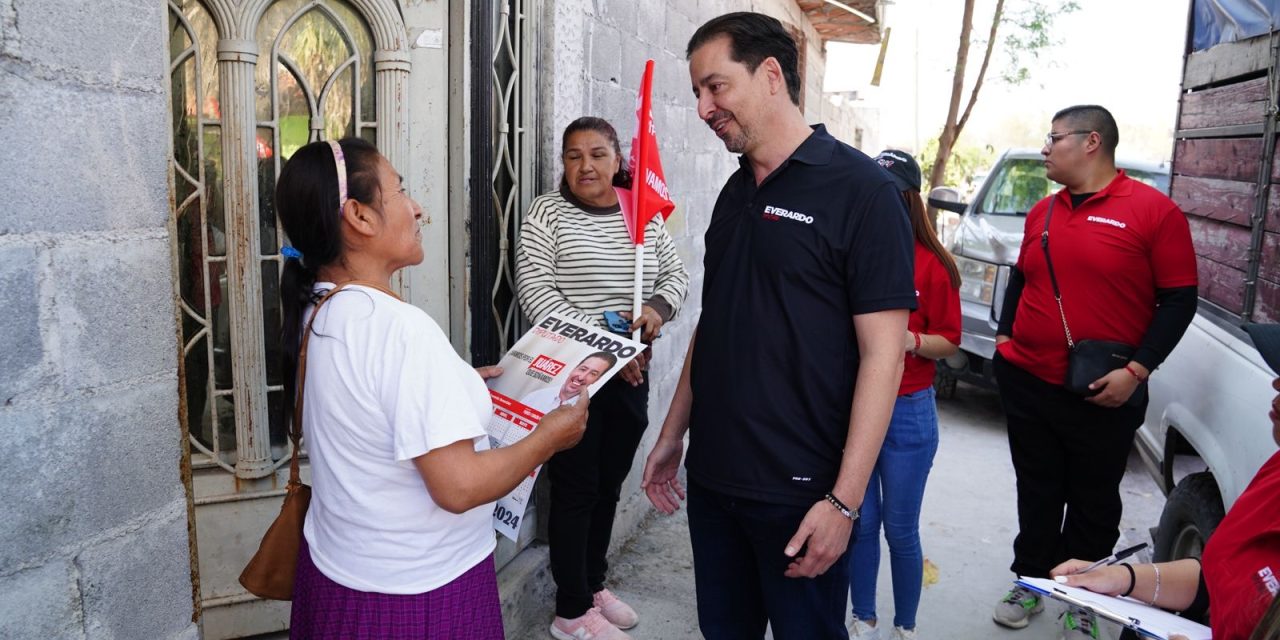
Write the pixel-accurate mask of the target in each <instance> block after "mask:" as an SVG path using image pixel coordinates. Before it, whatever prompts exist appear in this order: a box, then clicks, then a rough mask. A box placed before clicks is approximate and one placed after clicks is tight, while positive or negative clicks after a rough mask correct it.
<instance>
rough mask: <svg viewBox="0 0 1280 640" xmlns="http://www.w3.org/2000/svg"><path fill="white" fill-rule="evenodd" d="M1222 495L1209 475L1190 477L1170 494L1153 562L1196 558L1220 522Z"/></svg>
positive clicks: (1162, 515)
mask: <svg viewBox="0 0 1280 640" xmlns="http://www.w3.org/2000/svg"><path fill="white" fill-rule="evenodd" d="M1223 515H1224V510H1223V508H1222V493H1221V492H1220V491H1218V483H1217V481H1215V480H1214V479H1213V474H1212V473H1210V472H1208V471H1202V472H1200V473H1193V474H1191V475H1189V476H1187V477H1185V478H1183V479H1182V481H1181V482H1179V483H1178V486H1176V487H1174V488H1173V491H1170V492H1169V499H1168V500H1167V501H1165V504H1164V512H1162V513H1161V514H1160V527H1159V529H1157V531H1156V536H1155V541H1154V542H1155V549H1153V550H1152V557H1153V559H1154V560H1155V561H1156V562H1167V561H1170V560H1178V559H1181V558H1199V557H1200V555H1201V554H1202V553H1203V552H1204V545H1205V542H1207V541H1208V540H1209V536H1211V535H1213V531H1214V529H1217V528H1218V523H1219V522H1222V516H1223Z"/></svg>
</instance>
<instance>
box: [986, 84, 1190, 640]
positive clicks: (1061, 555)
mask: <svg viewBox="0 0 1280 640" xmlns="http://www.w3.org/2000/svg"><path fill="white" fill-rule="evenodd" d="M1119 139H1120V134H1119V131H1118V130H1117V127H1116V122H1115V119H1114V118H1112V116H1111V114H1110V113H1109V112H1108V111H1107V110H1106V109H1104V108H1102V107H1099V106H1094V105H1083V106H1075V107H1069V108H1067V109H1063V110H1062V111H1059V112H1058V113H1057V114H1056V115H1054V117H1053V122H1052V125H1051V127H1050V132H1049V134H1048V135H1047V136H1046V137H1045V144H1044V148H1043V149H1042V150H1041V153H1042V154H1044V158H1045V163H1044V164H1045V169H1046V173H1047V175H1048V177H1049V178H1050V179H1051V180H1053V181H1054V182H1058V183H1060V184H1062V185H1063V186H1064V187H1065V188H1064V189H1062V190H1061V191H1058V192H1057V193H1054V194H1052V195H1050V196H1049V197H1047V198H1045V199H1044V200H1041V201H1040V202H1038V203H1036V206H1034V207H1032V209H1031V211H1030V212H1029V213H1028V214H1027V223H1026V230H1025V233H1024V236H1023V242H1022V250H1021V253H1020V254H1019V257H1018V262H1017V264H1016V265H1014V268H1013V272H1012V275H1011V277H1010V280H1009V286H1008V289H1007V292H1006V295H1005V303H1004V312H1003V314H1002V317H1001V319H1000V328H999V331H998V334H997V336H996V356H995V359H994V367H995V374H996V379H997V381H998V382H999V383H1000V395H1001V400H1002V401H1003V403H1004V408H1005V413H1006V416H1007V419H1008V426H1009V452H1010V454H1011V455H1012V458H1013V468H1014V472H1015V474H1016V476H1017V483H1018V487H1017V488H1018V536H1017V538H1016V539H1015V540H1014V543H1013V554H1014V560H1013V564H1012V566H1011V567H1010V569H1012V570H1013V571H1014V572H1015V573H1017V574H1018V575H1022V576H1032V577H1048V576H1049V570H1050V569H1052V568H1053V567H1054V566H1056V565H1057V564H1059V563H1061V562H1063V561H1065V560H1067V559H1068V558H1102V557H1106V556H1108V555H1110V554H1111V552H1112V550H1113V547H1114V545H1115V543H1116V540H1117V539H1118V538H1119V536H1120V530H1119V525H1120V512H1121V502H1120V479H1121V478H1122V477H1123V476H1124V469H1125V462H1126V459H1127V458H1128V454H1129V449H1130V448H1131V447H1132V445H1133V435H1134V432H1135V431H1137V428H1138V427H1139V426H1140V425H1141V424H1142V420H1143V414H1144V413H1145V412H1146V405H1147V403H1146V396H1145V391H1146V390H1145V389H1140V388H1139V387H1140V385H1141V384H1142V383H1144V382H1145V381H1146V379H1147V376H1148V375H1150V374H1151V372H1152V371H1153V370H1154V369H1155V368H1156V367H1157V366H1159V365H1160V363H1161V362H1164V359H1165V357H1167V356H1168V355H1169V352H1170V351H1172V350H1173V347H1174V345H1176V344H1177V343H1178V340H1179V339H1181V337H1182V334H1183V332H1185V331H1186V328H1187V325H1189V324H1190V323H1191V318H1192V317H1193V316H1194V315H1195V308H1196V260H1195V251H1194V250H1193V248H1192V245H1191V232H1190V230H1189V228H1188V226H1187V220H1186V218H1185V217H1184V216H1183V215H1182V212H1181V211H1180V210H1179V209H1178V206H1177V205H1176V204H1174V202H1173V201H1172V200H1170V199H1169V198H1168V197H1166V196H1165V195H1163V194H1161V193H1160V192H1158V191H1156V190H1155V189H1153V188H1151V187H1149V186H1147V185H1145V184H1143V183H1141V182H1138V181H1136V180H1132V179H1130V178H1129V177H1128V176H1126V175H1125V174H1124V171H1117V170H1116V165H1115V149H1116V145H1117V143H1118V142H1119ZM1051 205H1052V206H1051ZM1046 221H1047V226H1046ZM1046 229H1047V232H1048V245H1049V247H1050V249H1049V252H1048V255H1049V256H1051V258H1050V260H1052V269H1053V275H1054V276H1056V279H1057V282H1058V289H1059V291H1060V292H1061V310H1060V309H1059V305H1058V302H1057V301H1056V300H1055V298H1054V287H1053V283H1052V281H1051V278H1050V271H1049V264H1048V263H1046V250H1045V248H1044V246H1043V245H1042V236H1043V234H1044V233H1045V232H1046ZM1064 318H1065V319H1064ZM1064 324H1066V325H1067V326H1068V327H1069V329H1070V334H1071V337H1072V338H1073V339H1074V340H1075V341H1077V342H1079V341H1080V340H1087V339H1093V340H1108V341H1115V342H1123V343H1125V344H1128V345H1132V346H1133V347H1135V348H1136V352H1135V353H1134V355H1133V356H1132V358H1131V359H1130V360H1129V362H1127V363H1126V364H1125V365H1124V366H1123V367H1121V368H1118V369H1115V370H1113V371H1111V372H1110V373H1108V374H1106V375H1104V376H1102V377H1101V378H1098V379H1097V380H1096V381H1094V383H1093V384H1092V385H1090V387H1091V389H1092V394H1091V395H1088V396H1085V395H1080V394H1076V393H1073V392H1071V391H1069V390H1067V389H1066V388H1065V387H1064V386H1063V380H1064V379H1065V375H1066V371H1067V354H1068V347H1067V332H1066V330H1064V328H1063V326H1064ZM1135 392H1138V393H1141V394H1143V395H1141V396H1139V401H1137V402H1133V403H1128V404H1126V402H1127V401H1128V400H1129V397H1130V396H1131V395H1133V394H1134V393H1135ZM1080 460H1089V461H1090V463H1089V464H1087V465H1081V464H1078V461H1080ZM1042 609H1043V605H1042V604H1041V603H1040V600H1039V598H1038V597H1036V596H1035V595H1034V594H1033V593H1031V592H1029V591H1027V590H1025V589H1022V588H1016V587H1015V588H1014V589H1013V590H1012V591H1010V592H1009V593H1008V594H1006V595H1005V597H1004V598H1002V599H1001V601H1000V602H999V603H998V604H997V605H996V608H995V612H994V614H993V619H994V620H995V621H996V622H997V623H999V624H1001V625H1004V626H1007V627H1012V628H1015V629H1016V628H1022V627H1025V626H1027V624H1028V619H1029V618H1030V617H1031V615H1032V614H1034V613H1038V612H1039V611H1041V610H1042Z"/></svg>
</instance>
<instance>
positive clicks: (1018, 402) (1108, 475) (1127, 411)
mask: <svg viewBox="0 0 1280 640" xmlns="http://www.w3.org/2000/svg"><path fill="white" fill-rule="evenodd" d="M993 365H994V367H995V374H996V380H997V381H998V382H999V383H1000V399H1001V400H1002V401H1003V403H1004V410H1005V414H1006V416H1007V417H1008V421H1009V453H1010V454H1011V455H1012V457H1013V470H1014V473H1015V475H1016V476H1017V479H1018V537H1017V538H1015V539H1014V541H1013V565H1012V566H1010V567H1009V568H1010V569H1011V570H1012V571H1013V572H1014V573H1017V574H1019V575H1024V576H1031V577H1036V578H1047V577H1049V570H1050V569H1052V568H1053V567H1054V566H1056V565H1057V564H1058V563H1060V562H1062V561H1064V560H1068V559H1070V558H1080V559H1083V560H1093V559H1097V558H1103V557H1106V556H1107V555H1110V554H1111V552H1112V551H1113V550H1114V549H1113V547H1114V546H1115V544H1116V540H1117V539H1118V538H1119V537H1120V513H1121V510H1122V506H1123V505H1122V503H1121V501H1120V480H1121V478H1123V477H1124V470H1125V463H1126V462H1127V460H1128V457H1129V449H1130V448H1132V447H1133V434H1134V432H1135V431H1137V429H1138V427H1139V426H1140V425H1141V424H1142V420H1143V414H1144V413H1146V409H1147V406H1146V402H1143V403H1142V404H1141V405H1140V406H1138V407H1127V406H1122V407H1117V408H1115V409H1108V408H1105V407H1099V406H1097V405H1094V404H1091V403H1089V402H1086V401H1085V400H1084V399H1083V398H1081V397H1080V396H1077V395H1075V394H1073V393H1071V392H1069V391H1067V390H1066V389H1064V388H1063V387H1061V386H1059V385H1053V384H1049V383H1048V382H1045V381H1044V380H1041V379H1040V378H1037V377H1035V376H1034V375H1032V374H1030V373H1028V372H1026V371H1024V370H1022V369H1020V368H1018V367H1016V366H1014V365H1012V364H1009V362H1008V361H1006V360H1005V359H1004V358H1003V357H1001V356H1000V355H999V354H997V355H996V357H995V359H994V362H993ZM1064 508H1065V516H1064Z"/></svg>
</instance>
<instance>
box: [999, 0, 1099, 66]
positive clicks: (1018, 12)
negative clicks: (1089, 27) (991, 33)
mask: <svg viewBox="0 0 1280 640" xmlns="http://www.w3.org/2000/svg"><path fill="white" fill-rule="evenodd" d="M1079 8H1080V5H1079V4H1078V3H1076V2H1075V0H1068V1H1067V2H1062V3H1049V2H1045V0H1015V1H1014V2H1011V3H1010V5H1009V8H1008V9H1006V10H1005V11H1004V15H1003V16H1001V18H1000V20H1001V23H1002V24H1004V25H1005V26H1006V29H1005V32H1006V33H1005V37H1004V47H1003V49H1004V53H1005V55H1007V56H1008V57H1009V59H1008V64H1007V65H1006V66H1005V68H1004V70H1002V71H1001V72H1000V80H1001V81H1003V82H1006V83H1008V84H1014V85H1016V84H1021V83H1023V82H1026V81H1027V79H1029V78H1030V77H1031V71H1030V70H1029V69H1028V68H1027V61H1028V59H1029V60H1032V61H1034V60H1038V59H1039V58H1040V54H1041V53H1042V52H1044V51H1045V50H1047V49H1049V48H1051V47H1052V46H1053V45H1055V44H1058V43H1060V42H1061V38H1056V37H1054V35H1053V33H1052V30H1053V22H1054V20H1055V19H1056V18H1057V17H1058V16H1061V15H1065V14H1068V13H1072V12H1075V11H1077V10H1078V9H1079Z"/></svg>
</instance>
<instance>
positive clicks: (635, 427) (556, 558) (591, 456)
mask: <svg viewBox="0 0 1280 640" xmlns="http://www.w3.org/2000/svg"><path fill="white" fill-rule="evenodd" d="M648 407H649V381H648V377H646V378H645V382H644V383H643V384H641V385H640V386H638V387H633V386H631V384H630V383H628V382H626V381H624V380H623V379H622V378H621V377H614V379H612V380H610V381H609V382H608V383H606V384H605V385H604V387H603V388H601V389H600V390H599V391H597V392H596V394H595V395H594V396H592V398H591V408H590V410H589V411H588V415H587V430H586V433H584V434H583V436H582V441H581V442H579V443H578V445H577V446H575V447H574V448H572V449H567V450H565V451H561V452H560V453H557V454H556V455H554V456H552V458H551V460H550V461H549V462H548V463H547V476H548V477H549V479H550V481H551V509H550V514H549V516H548V522H547V527H548V530H547V535H548V537H549V538H550V540H549V543H550V552H551V576H552V577H553V578H554V579H555V581H556V615H558V616H560V617H562V618H570V619H572V618H577V617H579V616H581V615H582V614H584V613H586V612H587V609H590V608H591V597H592V595H594V594H595V593H596V592H597V591H599V590H601V589H603V588H604V578H605V572H606V571H608V569H609V564H608V562H607V561H606V560H605V554H606V553H607V552H608V551H609V538H610V536H611V535H612V534H613V516H614V512H615V511H616V510H617V507H618V497H619V492H620V491H621V489H622V481H623V480H625V479H626V478H627V472H628V471H630V470H631V463H632V460H633V459H634V458H635V455H636V447H638V446H639V445H640V437H641V436H642V435H643V434H644V430H645V427H646V426H647V425H648V424H649V408H648Z"/></svg>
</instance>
